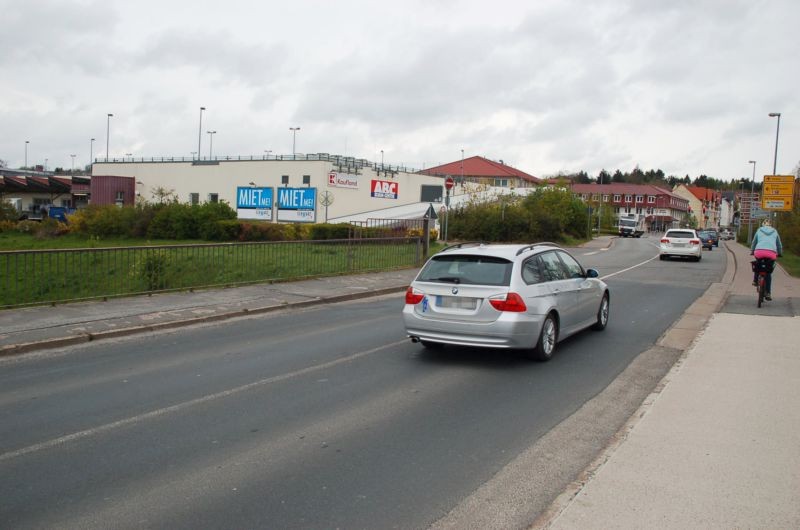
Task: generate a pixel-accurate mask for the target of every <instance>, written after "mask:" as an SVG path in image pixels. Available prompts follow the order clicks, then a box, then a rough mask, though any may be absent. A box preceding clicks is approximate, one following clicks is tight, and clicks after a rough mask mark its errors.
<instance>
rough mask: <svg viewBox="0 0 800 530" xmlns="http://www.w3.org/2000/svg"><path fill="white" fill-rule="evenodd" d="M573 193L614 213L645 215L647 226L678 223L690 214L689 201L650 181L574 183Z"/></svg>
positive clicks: (669, 226)
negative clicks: (600, 203) (639, 182)
mask: <svg viewBox="0 0 800 530" xmlns="http://www.w3.org/2000/svg"><path fill="white" fill-rule="evenodd" d="M570 189H571V190H572V193H574V194H575V195H577V196H578V197H580V198H581V199H583V200H584V201H585V202H587V203H595V204H597V203H599V202H600V201H601V200H602V203H603V206H606V207H611V208H613V210H612V211H613V212H614V214H615V215H617V216H619V215H620V214H630V213H635V214H639V215H644V216H645V223H646V225H647V226H648V229H656V228H657V229H659V230H661V229H664V228H671V227H674V226H678V225H679V224H680V222H681V221H683V220H684V218H685V217H686V215H687V214H688V213H689V201H688V200H687V199H685V198H683V197H681V196H679V195H677V194H675V193H673V192H672V191H670V190H669V189H667V188H661V187H658V186H652V185H649V184H627V183H611V184H572V185H571V187H570Z"/></svg>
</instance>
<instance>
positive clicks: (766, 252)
mask: <svg viewBox="0 0 800 530" xmlns="http://www.w3.org/2000/svg"><path fill="white" fill-rule="evenodd" d="M750 254H752V255H753V256H755V258H756V259H762V258H765V259H769V260H772V261H775V260H776V259H778V257H779V256H781V255H782V254H783V245H782V244H781V236H780V234H778V231H777V230H775V229H774V228H772V223H770V222H769V219H764V222H763V223H761V228H759V229H758V230H757V231H756V234H755V235H754V236H753V243H752V244H751V245H750ZM774 266H775V264H774V263H773V267H774ZM753 285H758V273H757V272H756V273H754V275H753ZM765 290H766V291H767V292H766V295H765V296H764V299H765V300H772V273H769V274H767V278H766V286H765Z"/></svg>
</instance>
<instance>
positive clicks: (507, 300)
mask: <svg viewBox="0 0 800 530" xmlns="http://www.w3.org/2000/svg"><path fill="white" fill-rule="evenodd" d="M489 303H490V304H492V307H494V308H495V309H497V310H498V311H510V312H512V313H523V312H525V311H527V310H528V308H527V307H526V306H525V302H523V301H522V297H521V296H520V295H518V294H517V293H507V294H498V295H495V296H492V297H490V298H489Z"/></svg>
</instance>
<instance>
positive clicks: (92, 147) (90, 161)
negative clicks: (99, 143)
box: [89, 138, 94, 167]
mask: <svg viewBox="0 0 800 530" xmlns="http://www.w3.org/2000/svg"><path fill="white" fill-rule="evenodd" d="M93 157H94V138H90V139H89V167H91V165H92V164H93V163H94V160H93Z"/></svg>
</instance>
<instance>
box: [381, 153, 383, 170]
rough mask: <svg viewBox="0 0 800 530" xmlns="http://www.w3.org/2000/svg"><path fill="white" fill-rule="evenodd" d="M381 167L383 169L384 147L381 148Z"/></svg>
mask: <svg viewBox="0 0 800 530" xmlns="http://www.w3.org/2000/svg"><path fill="white" fill-rule="evenodd" d="M381 169H383V149H381Z"/></svg>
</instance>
